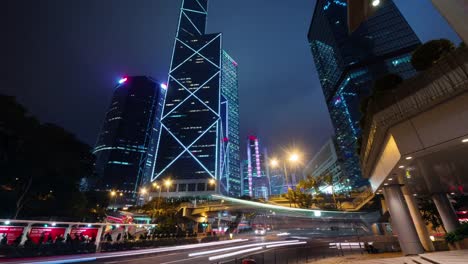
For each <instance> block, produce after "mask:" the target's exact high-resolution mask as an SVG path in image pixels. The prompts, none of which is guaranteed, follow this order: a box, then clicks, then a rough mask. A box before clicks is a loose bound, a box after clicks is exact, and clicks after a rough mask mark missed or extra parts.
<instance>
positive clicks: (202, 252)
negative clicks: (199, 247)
mask: <svg viewBox="0 0 468 264" xmlns="http://www.w3.org/2000/svg"><path fill="white" fill-rule="evenodd" d="M295 242H299V240H289V241H276V242H264V243H255V244H250V245H242V246H236V247H227V248H219V249H213V250H206V251H201V252H196V253H190V254H188V256H189V257H195V256H201V255H208V254H213V253H219V252H223V251H231V250H236V249H242V248H249V247H255V246H268V245H275V244H292V243H295Z"/></svg>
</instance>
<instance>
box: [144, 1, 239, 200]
mask: <svg viewBox="0 0 468 264" xmlns="http://www.w3.org/2000/svg"><path fill="white" fill-rule="evenodd" d="M207 8H208V1H207V0H184V1H182V8H181V10H180V15H179V24H178V28H177V33H176V38H175V43H174V50H173V55H172V61H171V66H170V72H169V81H168V91H167V97H166V101H165V104H164V110H163V115H162V118H161V131H160V133H159V135H158V141H159V144H158V146H157V154H156V157H155V159H156V162H155V168H154V171H153V173H152V181H158V182H162V181H164V180H165V179H171V188H169V189H170V190H169V191H168V192H164V193H163V195H166V196H204V195H209V194H213V193H221V194H226V195H230V196H239V195H240V168H239V165H240V158H239V109H238V108H239V102H238V100H239V99H238V90H237V86H238V83H237V63H236V62H235V61H234V60H233V59H232V58H231V57H230V56H229V55H228V54H227V53H226V52H225V51H224V50H223V49H222V41H221V39H222V34H221V33H213V34H207V33H206V32H205V27H206V17H207ZM213 180H215V184H210V183H211V182H212V181H213Z"/></svg>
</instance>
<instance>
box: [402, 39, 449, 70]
mask: <svg viewBox="0 0 468 264" xmlns="http://www.w3.org/2000/svg"><path fill="white" fill-rule="evenodd" d="M453 50H455V45H454V44H453V43H452V42H451V41H450V40H448V39H436V40H431V41H428V42H426V43H424V44H423V45H421V46H420V47H419V48H417V49H416V50H415V51H414V52H413V56H412V57H411V65H413V67H414V68H415V69H416V70H417V71H425V70H427V69H429V68H430V67H431V66H432V65H434V64H435V63H437V61H438V60H439V59H440V58H441V57H442V56H443V55H444V54H446V53H448V52H450V51H453Z"/></svg>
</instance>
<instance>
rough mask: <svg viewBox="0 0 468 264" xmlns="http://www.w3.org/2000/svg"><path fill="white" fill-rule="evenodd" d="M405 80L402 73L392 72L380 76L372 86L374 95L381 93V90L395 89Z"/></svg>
mask: <svg viewBox="0 0 468 264" xmlns="http://www.w3.org/2000/svg"><path fill="white" fill-rule="evenodd" d="M402 82H403V78H401V76H400V75H398V74H394V73H390V74H387V75H384V76H382V77H380V78H378V79H377V80H376V81H375V83H374V87H373V88H372V93H373V95H376V94H379V93H380V92H385V91H389V90H393V89H394V88H395V87H396V86H397V85H399V84H400V83H402Z"/></svg>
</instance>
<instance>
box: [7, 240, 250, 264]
mask: <svg viewBox="0 0 468 264" xmlns="http://www.w3.org/2000/svg"><path fill="white" fill-rule="evenodd" d="M245 241H248V239H233V240H226V241H216V242H208V243H200V244H193V245H183V246H174V247H165V248H153V249H141V250H131V251H124V252H113V253H99V254H94V256H93V257H82V258H65V259H60V258H59V259H56V260H47V261H42V262H41V261H32V262H13V263H23V264H38V263H40V264H56V263H57V264H58V263H78V262H88V261H96V260H98V259H106V258H118V257H128V256H136V255H144V254H153V253H163V252H170V251H177V250H184V249H196V248H202V247H209V246H219V245H229V244H234V243H240V242H245Z"/></svg>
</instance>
